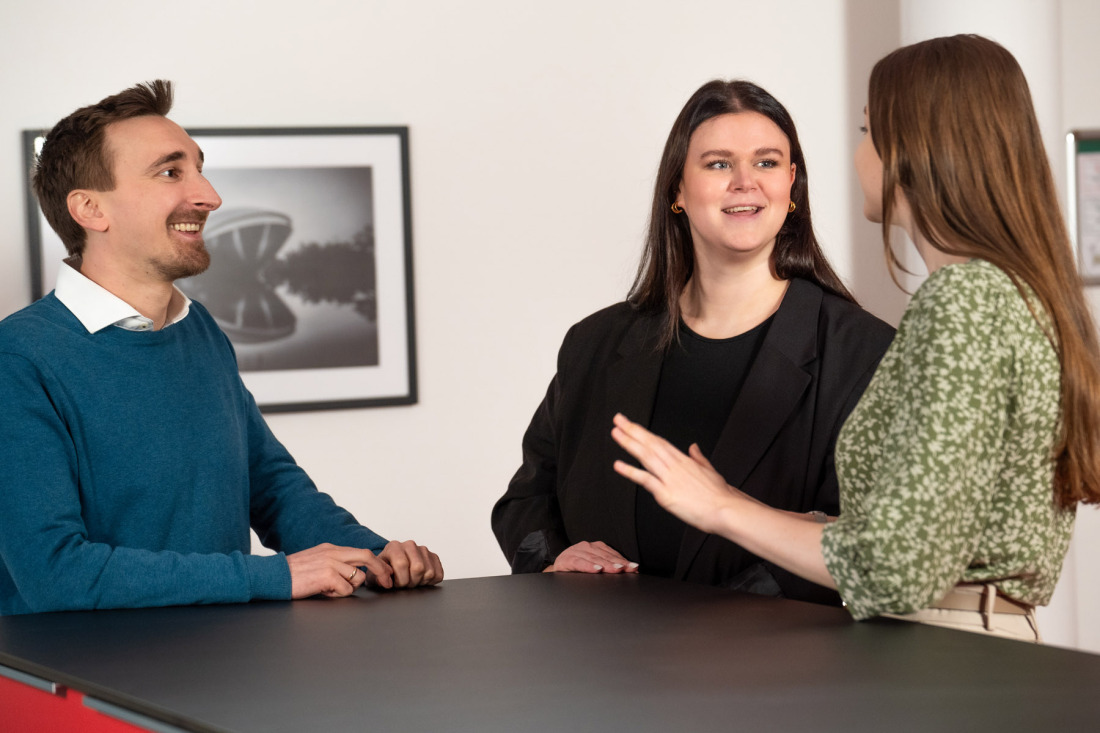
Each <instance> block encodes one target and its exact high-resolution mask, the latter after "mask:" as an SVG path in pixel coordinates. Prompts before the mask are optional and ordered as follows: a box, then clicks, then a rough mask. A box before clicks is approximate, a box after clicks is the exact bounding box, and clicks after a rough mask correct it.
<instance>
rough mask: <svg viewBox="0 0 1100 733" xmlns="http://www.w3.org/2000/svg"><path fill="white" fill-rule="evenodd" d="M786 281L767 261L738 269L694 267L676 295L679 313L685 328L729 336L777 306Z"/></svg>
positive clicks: (757, 322)
mask: <svg viewBox="0 0 1100 733" xmlns="http://www.w3.org/2000/svg"><path fill="white" fill-rule="evenodd" d="M788 284H789V281H788V280H781V279H779V278H778V277H776V275H775V273H774V272H773V271H772V268H771V263H770V262H766V263H764V266H761V267H754V268H752V269H748V270H740V271H725V272H713V271H707V270H704V269H698V270H696V272H695V273H694V274H693V275H692V277H691V280H689V281H688V284H687V286H686V287H685V288H684V292H683V293H681V295H680V313H681V316H682V317H683V319H684V323H686V324H687V326H688V328H690V329H691V330H692V331H694V332H695V333H697V334H699V335H700V336H704V337H706V338H713V339H722V338H732V337H734V336H739V335H741V334H743V333H745V332H746V331H751V330H752V329H754V328H756V327H757V326H759V325H760V324H761V323H763V322H764V321H765V320H767V319H768V318H770V317H771V316H772V314H774V313H775V312H776V311H777V310H779V304H780V303H782V302H783V296H784V295H785V294H786V292H787V285H788Z"/></svg>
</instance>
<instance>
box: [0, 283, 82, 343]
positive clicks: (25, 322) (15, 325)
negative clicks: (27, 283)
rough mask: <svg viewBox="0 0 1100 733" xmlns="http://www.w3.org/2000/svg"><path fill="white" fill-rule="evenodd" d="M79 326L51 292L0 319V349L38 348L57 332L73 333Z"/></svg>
mask: <svg viewBox="0 0 1100 733" xmlns="http://www.w3.org/2000/svg"><path fill="white" fill-rule="evenodd" d="M79 326H80V322H79V321H77V320H76V318H75V317H74V316H73V315H72V314H71V313H69V311H68V310H67V309H66V308H65V307H64V306H63V305H61V302H60V301H59V300H57V298H56V297H55V296H54V295H53V293H52V292H51V293H49V294H47V295H46V296H45V297H43V298H40V299H38V300H36V301H35V302H33V303H31V304H30V305H28V306H26V307H24V308H21V309H20V310H17V311H16V312H15V313H12V314H11V315H9V316H8V317H7V318H4V319H3V320H0V350H4V351H11V350H17V351H18V350H21V349H22V348H25V347H26V346H29V345H37V346H41V345H42V344H43V343H47V342H48V341H49V340H50V339H51V338H52V337H53V336H56V334H57V333H58V332H76V331H77V330H78V327H79ZM51 332H52V333H51Z"/></svg>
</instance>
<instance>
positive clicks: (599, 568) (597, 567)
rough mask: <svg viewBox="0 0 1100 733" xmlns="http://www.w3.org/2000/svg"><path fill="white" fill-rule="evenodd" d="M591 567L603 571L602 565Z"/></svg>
mask: <svg viewBox="0 0 1100 733" xmlns="http://www.w3.org/2000/svg"><path fill="white" fill-rule="evenodd" d="M592 567H593V568H594V569H596V570H603V565H593V566H592Z"/></svg>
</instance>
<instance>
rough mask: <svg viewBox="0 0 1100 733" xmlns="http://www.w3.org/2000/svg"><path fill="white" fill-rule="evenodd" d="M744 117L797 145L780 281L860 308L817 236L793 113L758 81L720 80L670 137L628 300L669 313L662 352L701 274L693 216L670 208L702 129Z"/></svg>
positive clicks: (695, 101)
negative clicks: (763, 120) (683, 298)
mask: <svg viewBox="0 0 1100 733" xmlns="http://www.w3.org/2000/svg"><path fill="white" fill-rule="evenodd" d="M739 112H757V113H759V114H762V115H764V116H765V117H767V118H768V119H769V120H771V121H772V122H774V123H775V124H776V125H777V126H778V127H779V129H780V130H782V131H783V134H784V135H786V136H787V140H788V141H790V144H791V162H792V163H794V165H795V178H794V184H793V185H792V186H791V201H792V202H794V204H795V210H794V211H793V212H792V213H790V214H788V215H787V220H786V222H785V223H784V224H783V226H782V228H781V229H780V230H779V234H778V236H777V237H776V240H775V248H774V249H773V250H772V265H773V268H774V270H775V273H776V275H777V276H778V277H780V278H783V279H789V278H792V277H800V278H805V279H806V280H811V281H813V282H815V283H817V284H818V285H820V286H821V287H822V288H824V289H825V290H827V291H829V292H830V293H834V294H835V295H839V296H840V297H842V298H844V299H846V300H850V301H852V302H855V298H853V297H852V295H851V293H849V292H848V289H847V288H846V287H844V283H842V282H841V281H840V278H839V277H837V275H836V273H835V272H834V271H833V268H832V267H831V266H830V265H829V262H828V260H826V259H825V255H824V253H822V251H821V247H820V246H819V245H818V243H817V237H816V236H815V235H814V228H813V222H812V221H811V219H810V196H809V184H808V178H807V173H806V160H805V158H804V157H803V155H802V146H801V144H799V142H798V131H797V130H795V127H794V121H793V120H792V119H791V116H790V114H789V113H788V112H787V110H786V108H784V107H783V105H782V104H780V103H779V100H777V99H776V98H775V97H773V96H772V95H770V94H768V92H766V91H764V90H763V89H761V88H760V87H758V86H757V85H755V84H753V83H752V82H748V81H740V80H734V81H721V80H718V79H716V80H714V81H710V82H707V83H706V84H704V85H703V86H701V87H700V88H699V89H698V90H697V91H696V92H695V93H694V94H693V95H691V99H689V100H688V101H687V104H685V105H684V108H683V109H682V110H680V115H679V116H678V117H677V118H676V122H674V123H673V125H672V130H671V131H670V132H669V134H668V140H667V141H666V142H665V149H664V153H663V154H662V155H661V165H660V167H659V168H658V170H657V183H656V185H655V186H654V191H653V206H652V209H651V212H650V216H649V231H648V233H647V234H646V240H645V248H644V251H643V253H642V260H641V262H640V263H639V264H638V273H637V275H636V276H635V278H634V284H633V285H632V286H631V288H630V294H629V295H628V296H627V300H629V301H630V302H631V303H632V304H633V305H634V306H635V307H637V308H638V309H640V310H642V311H647V312H654V313H662V314H663V316H664V325H663V328H662V337H661V345H662V346H663V347H668V346H669V345H670V344H672V343H673V342H674V341H675V340H676V337H677V334H678V332H679V324H680V295H681V293H682V292H683V290H684V287H685V286H686V285H687V283H688V280H690V279H691V274H692V272H693V271H694V269H695V252H694V249H693V246H692V241H691V230H690V227H689V223H688V219H687V216H686V215H685V214H674V213H673V212H672V210H671V209H670V208H669V207H670V206H671V205H672V202H673V201H675V200H676V194H677V191H678V190H679V187H680V181H681V178H682V177H683V173H684V163H685V161H686V160H687V151H688V144H689V143H690V142H691V136H692V134H693V133H694V132H695V130H696V129H698V127H699V125H701V124H703V123H704V122H706V121H707V120H709V119H711V118H713V117H718V116H719V115H725V114H737V113H739Z"/></svg>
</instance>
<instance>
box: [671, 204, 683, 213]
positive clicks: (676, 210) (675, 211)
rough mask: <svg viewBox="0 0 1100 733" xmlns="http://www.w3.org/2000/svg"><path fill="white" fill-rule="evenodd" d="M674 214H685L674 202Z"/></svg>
mask: <svg viewBox="0 0 1100 733" xmlns="http://www.w3.org/2000/svg"><path fill="white" fill-rule="evenodd" d="M672 213H673V214H682V213H684V210H683V209H681V208H680V207H679V206H677V205H676V202H675V201H673V202H672Z"/></svg>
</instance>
